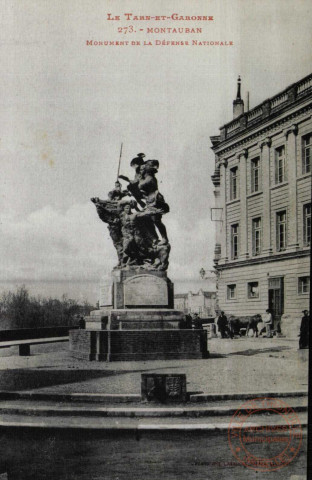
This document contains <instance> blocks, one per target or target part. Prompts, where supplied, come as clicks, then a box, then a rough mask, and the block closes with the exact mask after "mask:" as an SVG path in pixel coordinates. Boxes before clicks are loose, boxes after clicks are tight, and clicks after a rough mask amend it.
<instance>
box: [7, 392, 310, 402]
mask: <svg viewBox="0 0 312 480" xmlns="http://www.w3.org/2000/svg"><path fill="white" fill-rule="evenodd" d="M307 395H308V392H307V391H305V390H302V391H292V392H260V393H258V392H248V393H246V392H245V393H225V394H219V393H199V394H191V395H190V402H191V403H193V402H194V403H195V402H209V401H213V400H215V401H219V400H245V399H247V400H248V399H253V398H285V397H291V398H293V397H303V396H307ZM1 400H47V401H55V402H86V403H89V402H90V403H91V402H99V403H100V402H103V403H128V402H141V400H142V399H141V395H140V394H135V393H133V394H107V393H70V394H66V393H46V392H34V391H29V392H27V391H7V390H0V401H1Z"/></svg>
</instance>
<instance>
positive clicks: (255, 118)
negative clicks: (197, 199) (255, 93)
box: [210, 75, 312, 334]
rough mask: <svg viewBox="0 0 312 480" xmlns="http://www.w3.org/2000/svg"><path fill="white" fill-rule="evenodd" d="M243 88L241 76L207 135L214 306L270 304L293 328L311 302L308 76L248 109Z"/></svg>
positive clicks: (253, 309) (252, 309)
mask: <svg viewBox="0 0 312 480" xmlns="http://www.w3.org/2000/svg"><path fill="white" fill-rule="evenodd" d="M240 90H241V82H240V79H239V80H238V88H237V97H236V99H235V100H234V102H233V114H234V118H233V120H232V121H230V122H228V123H226V124H225V125H224V126H222V127H221V128H220V134H219V135H218V136H212V137H210V139H211V142H212V150H213V151H214V153H215V172H214V175H213V176H212V182H213V184H214V188H215V189H214V195H215V208H214V209H212V216H213V220H216V223H215V225H216V245H215V255H214V262H215V268H216V271H217V278H218V298H219V305H220V308H221V309H222V310H224V311H225V312H226V313H227V314H233V315H253V314H257V313H260V314H261V313H263V312H264V311H265V310H266V309H267V308H270V309H271V310H272V313H273V316H274V319H275V326H276V324H277V323H278V322H280V325H281V328H282V332H283V333H286V334H287V333H288V334H291V333H292V334H294V333H295V332H296V333H298V328H299V324H300V323H299V322H300V318H301V317H302V310H303V309H308V308H309V291H310V243H311V156H312V75H309V76H307V77H305V78H303V79H302V80H300V81H298V82H296V83H295V84H292V85H290V86H289V87H288V88H286V89H285V90H283V91H282V92H280V93H279V94H277V95H275V96H274V97H272V98H269V99H267V100H265V101H264V102H262V103H261V104H259V105H257V106H256V107H255V108H252V109H251V110H249V111H247V112H245V111H244V102H243V100H242V99H241V91H240Z"/></svg>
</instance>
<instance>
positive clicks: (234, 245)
mask: <svg viewBox="0 0 312 480" xmlns="http://www.w3.org/2000/svg"><path fill="white" fill-rule="evenodd" d="M238 229H239V227H238V223H237V224H235V225H232V226H231V257H232V259H233V260H235V258H238Z"/></svg>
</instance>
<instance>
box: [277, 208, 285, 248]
mask: <svg viewBox="0 0 312 480" xmlns="http://www.w3.org/2000/svg"><path fill="white" fill-rule="evenodd" d="M285 248H286V212H285V211H283V212H278V213H277V214H276V250H277V251H278V252H279V251H281V250H285Z"/></svg>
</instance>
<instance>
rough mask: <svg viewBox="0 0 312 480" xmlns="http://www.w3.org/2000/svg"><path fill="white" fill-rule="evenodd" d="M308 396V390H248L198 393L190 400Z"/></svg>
mask: <svg viewBox="0 0 312 480" xmlns="http://www.w3.org/2000/svg"><path fill="white" fill-rule="evenodd" d="M304 396H308V392H307V391H306V390H301V391H292V392H260V393H257V392H248V393H229V394H228V393H225V394H214V393H197V394H194V395H190V402H209V401H210V400H245V399H246V400H248V399H250V400H251V399H253V398H285V397H291V398H293V397H304Z"/></svg>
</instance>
